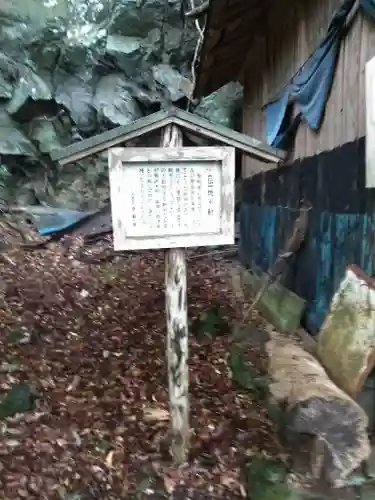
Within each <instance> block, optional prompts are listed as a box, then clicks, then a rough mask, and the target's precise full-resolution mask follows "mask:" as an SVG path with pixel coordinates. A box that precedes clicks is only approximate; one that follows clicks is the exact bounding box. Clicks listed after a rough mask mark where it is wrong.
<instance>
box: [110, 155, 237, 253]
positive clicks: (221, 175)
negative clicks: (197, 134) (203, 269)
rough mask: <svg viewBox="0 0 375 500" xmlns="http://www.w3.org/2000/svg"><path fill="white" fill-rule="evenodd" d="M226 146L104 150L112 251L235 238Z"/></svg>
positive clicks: (231, 166) (231, 179) (232, 166)
mask: <svg viewBox="0 0 375 500" xmlns="http://www.w3.org/2000/svg"><path fill="white" fill-rule="evenodd" d="M234 176H235V150H234V148H231V147H197V148H182V147H179V148H135V149H131V148H113V149H110V150H109V179H110V188H111V206H112V223H113V232H114V247H115V250H141V249H151V248H152V249H157V248H178V247H192V246H206V245H227V244H233V243H234V213H235V203H234Z"/></svg>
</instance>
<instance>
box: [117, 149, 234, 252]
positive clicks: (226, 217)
mask: <svg viewBox="0 0 375 500" xmlns="http://www.w3.org/2000/svg"><path fill="white" fill-rule="evenodd" d="M187 162H199V163H201V164H202V165H204V164H205V163H207V164H210V163H215V164H217V163H220V171H221V199H220V230H219V232H212V233H204V234H202V233H199V234H176V235H173V236H171V235H165V236H148V235H144V236H142V237H140V236H137V237H134V236H129V235H127V228H126V227H125V224H124V211H125V210H127V203H126V197H127V194H126V188H125V186H126V183H127V169H129V168H131V166H132V165H134V164H136V165H137V166H140V165H141V164H144V165H145V167H149V166H150V165H153V164H154V165H156V164H157V165H158V166H160V165H163V164H164V165H165V166H166V167H168V166H171V164H173V166H176V164H179V165H180V166H181V167H183V166H184V164H185V165H186V164H187ZM108 163H109V181H110V190H111V208H112V225H113V242H114V248H115V250H146V249H161V248H179V247H180V248H183V247H196V246H210V245H231V244H233V243H234V214H235V200H234V180H235V149H234V148H233V147H179V148H111V149H109V151H108ZM129 205H130V204H129ZM129 205H128V206H129Z"/></svg>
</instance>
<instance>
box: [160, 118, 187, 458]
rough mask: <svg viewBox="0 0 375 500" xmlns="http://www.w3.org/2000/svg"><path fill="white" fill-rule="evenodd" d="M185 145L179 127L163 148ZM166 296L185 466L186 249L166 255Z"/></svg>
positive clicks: (177, 443)
mask: <svg viewBox="0 0 375 500" xmlns="http://www.w3.org/2000/svg"><path fill="white" fill-rule="evenodd" d="M182 142H183V141H182V133H181V131H180V130H179V128H178V127H177V126H176V125H173V124H172V125H168V126H167V127H166V128H165V129H164V133H163V138H162V141H161V146H162V147H164V148H168V147H170V148H176V147H181V146H182ZM165 295H166V317H167V359H168V385H169V405H170V413H171V424H172V441H171V447H170V452H171V455H172V457H173V460H174V462H175V464H176V465H181V464H183V463H185V462H186V461H187V458H188V452H189V434H190V426H189V374H188V365H187V362H188V320H187V291H186V258H185V250H184V249H182V248H170V249H168V250H167V251H166V253H165Z"/></svg>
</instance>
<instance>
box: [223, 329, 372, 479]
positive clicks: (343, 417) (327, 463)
mask: <svg viewBox="0 0 375 500" xmlns="http://www.w3.org/2000/svg"><path fill="white" fill-rule="evenodd" d="M247 330H248V331H247ZM242 336H243V338H244V339H245V341H244V343H243V344H242V343H241V344H240V345H239V346H237V350H236V351H235V353H236V357H233V355H232V361H230V365H231V368H232V372H233V378H234V379H235V380H237V381H238V383H240V384H241V385H243V386H246V384H247V385H249V377H248V376H246V373H244V370H245V371H248V370H249V368H244V364H243V363H242V365H241V362H239V361H238V359H239V358H238V356H239V354H238V353H243V356H244V358H243V359H244V360H246V355H247V354H246V352H248V353H249V355H251V356H253V357H254V356H255V357H256V358H257V359H258V360H259V359H262V361H263V363H264V365H263V366H264V369H265V370H266V374H265V378H264V380H263V379H262V380H263V382H262V385H261V386H260V387H262V395H263V396H264V397H265V402H266V405H267V406H268V408H269V414H270V416H271V417H272V418H273V419H274V420H275V422H276V424H277V425H279V430H280V435H281V437H282V438H283V439H284V440H285V441H286V444H288V445H289V446H290V451H291V453H292V456H293V455H294V460H295V463H296V465H297V467H298V462H300V461H301V451H303V450H302V449H301V448H302V446H303V445H302V442H303V441H305V437H307V436H310V439H309V440H307V441H308V442H307V443H306V444H308V445H309V446H311V448H310V455H309V456H310V463H309V464H308V465H309V468H310V470H311V472H313V475H314V476H315V477H319V476H321V475H323V476H324V477H325V479H326V480H328V481H329V482H330V483H331V484H333V485H335V486H341V485H343V483H344V481H345V479H346V478H347V477H348V476H349V475H350V474H351V472H353V471H354V470H356V469H357V468H358V467H359V466H360V465H361V464H363V462H365V461H366V460H367V459H368V456H369V454H370V444H369V438H368V434H367V425H368V418H367V415H366V413H365V412H364V411H363V409H362V408H361V407H360V406H359V405H358V404H357V403H356V402H355V401H354V400H353V399H352V398H350V396H348V395H347V394H345V392H343V391H342V390H341V389H339V388H338V387H337V386H336V385H335V384H334V382H332V380H330V378H329V377H328V375H327V373H326V371H325V370H324V368H323V366H322V365H321V364H320V363H319V361H318V360H317V359H316V358H315V357H314V356H312V355H311V354H310V353H308V352H307V351H305V350H304V349H302V347H300V346H299V345H297V344H296V343H294V342H293V341H292V340H291V339H288V338H286V337H284V336H282V335H280V334H278V333H276V332H266V331H263V330H258V329H257V328H255V327H254V326H251V325H249V327H244V330H243V331H242V333H241V337H242ZM247 349H248V351H247ZM250 359H252V358H250ZM258 362H259V361H258ZM236 372H237V374H236ZM250 373H251V372H250ZM255 382H256V381H255ZM257 383H259V382H257ZM246 388H248V389H249V388H250V390H251V387H246ZM302 440H303V441H302ZM289 446H288V447H289ZM306 451H307V450H306ZM306 465H307V464H306Z"/></svg>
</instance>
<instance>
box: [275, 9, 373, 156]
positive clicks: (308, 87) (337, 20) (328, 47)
mask: <svg viewBox="0 0 375 500" xmlns="http://www.w3.org/2000/svg"><path fill="white" fill-rule="evenodd" d="M354 3H355V0H347V1H346V2H344V4H343V5H342V6H341V7H340V8H339V9H338V10H337V11H336V12H335V14H334V16H333V18H332V20H331V23H330V25H329V27H328V32H327V35H326V37H325V39H324V40H323V41H322V42H321V43H320V45H319V46H318V48H317V49H316V51H315V52H314V53H313V54H312V56H311V57H310V58H309V59H308V60H307V61H306V63H305V64H304V65H303V66H302V68H301V69H300V70H299V71H298V73H297V74H296V75H295V76H294V77H293V78H292V80H291V81H290V82H289V84H288V85H287V86H286V87H285V88H284V89H283V91H282V92H281V93H280V94H279V95H278V96H277V97H276V98H275V99H274V100H273V101H272V102H270V103H268V104H267V105H266V136H267V142H268V144H270V145H271V146H274V147H277V148H285V146H286V141H287V140H288V137H289V136H290V133H291V132H292V131H294V130H295V128H296V127H297V125H298V123H299V121H300V120H301V118H302V119H304V120H305V121H306V122H307V123H308V125H309V127H310V128H312V129H313V130H318V129H319V127H320V124H321V121H322V118H323V114H324V109H325V105H326V102H327V99H328V96H329V92H330V90H331V87H332V82H333V77H334V73H335V66H336V61H337V57H338V54H339V51H340V44H341V40H342V38H343V36H344V35H345V29H344V28H345V21H346V19H347V16H348V14H349V12H350V11H351V9H352V7H353V5H354ZM362 3H366V4H367V3H371V4H372V8H373V9H374V10H375V6H374V2H373V1H371V0H362ZM363 7H364V8H365V6H364V5H363ZM293 103H295V104H296V105H297V106H298V108H299V114H298V115H297V116H296V117H295V118H294V119H292V113H291V111H292V106H293Z"/></svg>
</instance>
